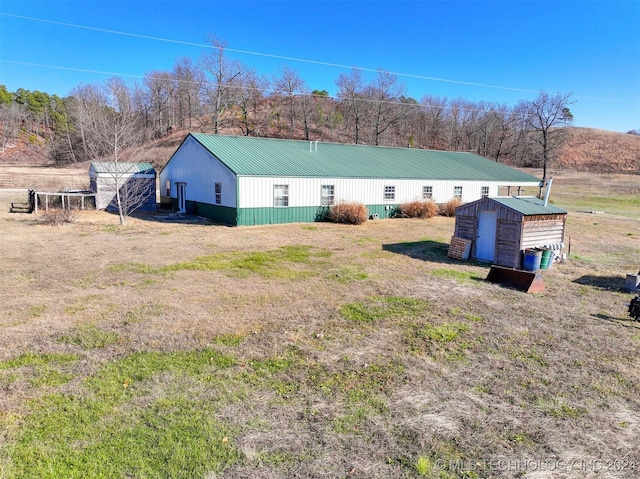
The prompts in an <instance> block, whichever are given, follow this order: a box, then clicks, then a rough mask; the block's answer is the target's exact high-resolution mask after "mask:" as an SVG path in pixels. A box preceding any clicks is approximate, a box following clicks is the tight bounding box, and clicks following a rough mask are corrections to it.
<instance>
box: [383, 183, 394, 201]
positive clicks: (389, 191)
mask: <svg viewBox="0 0 640 479" xmlns="http://www.w3.org/2000/svg"><path fill="white" fill-rule="evenodd" d="M395 199H396V187H395V186H385V187H384V200H385V201H395Z"/></svg>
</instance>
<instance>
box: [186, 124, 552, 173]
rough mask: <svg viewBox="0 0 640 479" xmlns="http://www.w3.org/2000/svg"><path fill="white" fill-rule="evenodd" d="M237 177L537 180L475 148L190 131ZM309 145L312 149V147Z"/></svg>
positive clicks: (191, 134)
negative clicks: (443, 148) (440, 148)
mask: <svg viewBox="0 0 640 479" xmlns="http://www.w3.org/2000/svg"><path fill="white" fill-rule="evenodd" d="M190 136H192V137H193V138H194V139H195V140H196V141H198V142H199V143H200V144H201V145H202V146H203V147H204V148H206V149H207V150H208V151H209V152H210V153H211V154H213V155H214V156H215V157H216V158H218V159H219V160H220V161H221V162H223V163H224V164H225V165H226V166H227V167H228V168H229V169H230V170H231V171H233V172H234V173H235V174H236V175H239V176H281V177H290V176H297V177H327V178H390V179H391V178H397V179H424V178H428V179H433V180H462V181H465V180H467V181H482V180H484V181H498V182H503V183H505V184H511V185H533V184H536V185H537V184H538V183H539V182H540V180H539V179H538V178H536V177H535V176H532V175H529V174H527V173H523V172H521V171H518V170H516V169H514V168H511V167H508V166H506V165H502V164H500V163H497V162H495V161H491V160H488V159H487V158H483V157H481V156H479V155H475V154H473V153H464V152H451V151H436V150H418V149H409V148H392V147H382V146H365V145H347V144H338V143H323V142H319V143H317V150H316V143H315V142H313V143H312V144H311V143H310V142H309V141H300V140H278V139H271V138H255V137H237V136H222V135H210V134H203V133H190ZM310 150H311V151H310Z"/></svg>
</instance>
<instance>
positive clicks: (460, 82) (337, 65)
mask: <svg viewBox="0 0 640 479" xmlns="http://www.w3.org/2000/svg"><path fill="white" fill-rule="evenodd" d="M0 15H1V16H5V17H12V18H19V19H22V20H29V21H34V22H41V23H49V24H52V25H60V26H65V27H71V28H78V29H83V30H90V31H96V32H101V33H109V34H113V35H121V36H127V37H132V38H140V39H144V40H152V41H158V42H165V43H173V44H178V45H186V46H192V47H200V48H207V49H219V48H220V47H217V46H214V45H209V44H206V43H196V42H187V41H184V40H174V39H171V38H164V37H156V36H151V35H142V34H138V33H130V32H123V31H119V30H111V29H106V28H99V27H91V26H88V25H78V24H75V23H68V22H60V21H57V20H48V19H43V18H36V17H29V16H25V15H16V14H13V13H5V12H0ZM224 50H226V51H228V52H234V53H239V54H243V55H253V56H261V57H265V58H275V59H279V60H287V61H294V62H300V63H308V64H313V65H321V66H328V67H334V68H341V69H348V70H359V71H363V72H373V73H377V72H379V71H380V69H373V68H366V67H355V66H349V65H343V64H340V63H332V62H325V61H319V60H311V59H306V58H297V57H290V56H285V55H277V54H271V53H262V52H255V51H250V50H240V49H235V48H229V47H224ZM1 61H6V60H1ZM12 63H19V62H12ZM25 65H26V63H25ZM33 66H38V65H36V64H34V65H33ZM49 68H58V69H65V70H70V71H85V72H88V73H92V71H91V70H83V69H74V68H67V67H62V66H49ZM384 71H386V72H387V73H390V74H392V75H395V76H397V77H405V78H413V79H417V80H427V81H435V82H442V83H453V84H457V85H466V86H475V87H481V88H492V89H498V90H506V91H518V92H523V93H539V92H540V91H539V90H531V89H526V88H517V87H508V86H501V85H491V84H487V83H478V82H471V81H464V80H452V79H448V78H438V77H432V76H426V75H418V74H413V73H402V72H392V71H387V70H384ZM93 73H105V72H93ZM112 74H113V73H112ZM116 75H120V76H127V77H138V78H143V77H141V76H139V75H131V74H123V73H120V74H116ZM573 97H574V98H580V99H585V100H597V101H607V102H616V103H627V102H626V101H624V100H616V99H612V98H599V97H591V96H581V95H573Z"/></svg>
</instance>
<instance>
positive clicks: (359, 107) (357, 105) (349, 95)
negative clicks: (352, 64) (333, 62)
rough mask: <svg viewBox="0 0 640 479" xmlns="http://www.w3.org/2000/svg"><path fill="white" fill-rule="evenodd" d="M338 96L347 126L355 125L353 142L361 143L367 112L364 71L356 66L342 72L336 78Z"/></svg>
mask: <svg viewBox="0 0 640 479" xmlns="http://www.w3.org/2000/svg"><path fill="white" fill-rule="evenodd" d="M336 86H337V87H338V98H340V100H341V102H342V104H343V110H344V112H345V113H344V114H343V116H344V124H345V128H347V129H348V128H349V127H350V126H351V125H353V142H354V143H355V144H358V143H360V128H361V122H362V121H363V117H364V114H365V111H364V110H365V108H366V100H365V99H364V89H365V83H364V79H363V78H362V71H361V70H358V69H356V68H354V69H352V70H351V72H350V73H349V74H346V73H341V74H340V75H339V76H338V79H337V80H336Z"/></svg>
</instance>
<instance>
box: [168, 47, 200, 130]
mask: <svg viewBox="0 0 640 479" xmlns="http://www.w3.org/2000/svg"><path fill="white" fill-rule="evenodd" d="M171 75H172V78H173V80H174V82H175V88H174V92H175V96H176V112H177V116H178V124H179V126H181V127H183V126H186V127H187V128H191V126H192V120H193V118H194V117H197V116H198V115H199V113H200V106H201V101H200V99H201V98H200V97H201V92H202V87H203V85H204V82H205V79H204V74H203V72H202V71H201V70H199V69H198V68H196V66H195V65H194V64H193V63H192V61H191V59H190V58H187V57H182V58H179V59H178V60H176V62H175V64H174V67H173V72H172V73H171ZM185 120H186V122H185Z"/></svg>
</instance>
